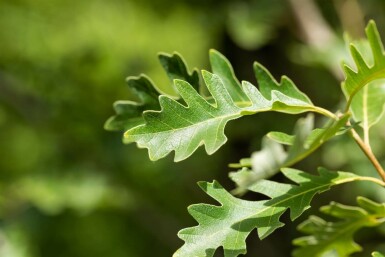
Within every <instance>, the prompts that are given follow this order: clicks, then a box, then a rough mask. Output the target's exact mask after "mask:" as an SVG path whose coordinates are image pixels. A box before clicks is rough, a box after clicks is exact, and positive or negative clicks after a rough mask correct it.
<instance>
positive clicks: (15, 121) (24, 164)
mask: <svg viewBox="0 0 385 257" xmlns="http://www.w3.org/2000/svg"><path fill="white" fill-rule="evenodd" d="M369 19H374V20H375V21H376V22H377V26H378V28H379V31H380V33H381V34H382V36H384V35H385V1H383V0H365V1H364V0H362V1H358V0H357V1H356V0H333V1H326V0H319V1H312V0H291V1H284V0H259V1H258V0H254V1H253V0H248V1H246V0H245V1H235V0H227V1H214V0H210V1H204V0H199V1H198V0H184V1H171V0H156V1H154V0H151V1H150V0H147V1H144V0H141V1H139V0H125V1H124V0H111V1H101V0H88V1H75V0H66V1H52V0H2V1H0V142H1V143H0V146H1V147H0V256H4V257H52V256H55V257H67V256H71V257H88V256H93V257H105V256H108V257H131V256H171V255H172V253H173V252H174V251H175V250H176V249H177V248H178V247H180V246H181V244H182V243H183V242H182V241H181V240H179V239H178V237H177V236H176V234H177V232H178V230H180V229H182V228H184V227H187V226H192V225H195V224H196V223H195V221H194V220H193V219H192V218H191V217H190V216H189V215H188V213H187V210H186V207H187V206H188V205H190V204H192V203H198V202H212V201H211V200H210V199H208V197H207V196H205V194H204V193H203V192H202V191H201V190H200V189H199V187H198V186H197V185H196V182H197V181H202V180H204V181H212V180H213V179H216V180H218V181H219V182H220V183H221V184H222V185H224V186H225V187H226V188H227V189H229V190H231V189H232V188H234V184H233V183H232V182H231V180H230V179H229V178H228V172H229V171H231V169H230V168H229V167H228V164H229V163H234V162H238V161H239V159H240V158H243V157H248V156H250V154H251V153H252V152H253V151H256V150H258V149H260V143H261V137H262V136H263V135H265V134H266V133H267V132H269V131H271V130H275V131H283V132H287V133H290V132H291V131H292V129H293V126H294V124H295V121H296V119H297V118H298V116H289V115H284V114H279V113H267V114H258V115H255V116H252V117H246V118H243V119H241V120H239V121H236V122H232V123H230V124H229V125H228V127H227V128H226V135H227V136H228V138H229V141H228V143H227V144H226V145H225V146H224V147H222V148H221V149H220V150H219V151H218V152H217V153H215V154H214V155H212V156H207V155H206V153H205V152H204V150H203V149H199V150H198V151H197V152H196V153H195V154H194V155H193V156H192V157H190V158H189V159H188V160H185V161H183V162H180V163H174V162H173V156H168V157H167V158H165V159H162V160H159V161H157V162H151V161H150V160H149V159H148V156H147V152H146V151H145V150H143V149H137V148H136V146H135V145H134V144H131V145H123V144H122V142H121V139H122V134H121V133H112V132H107V131H105V130H104V129H103V124H104V122H105V120H106V119H107V118H108V117H109V116H111V115H113V109H112V103H113V102H114V101H116V100H119V99H130V97H132V96H131V94H130V92H129V90H128V88H127V86H126V85H125V77H127V76H133V75H139V74H140V73H146V74H147V75H148V76H149V77H151V78H152V80H153V81H155V82H156V84H157V85H158V86H159V87H160V88H162V89H163V90H164V91H166V92H167V91H169V90H170V88H171V85H170V82H169V81H168V79H167V76H166V74H165V73H164V71H163V70H162V68H161V66H160V64H159V63H158V60H157V53H158V52H168V53H172V52H174V51H177V52H179V53H180V54H182V55H183V56H184V58H185V59H186V61H187V63H188V64H189V67H190V68H192V67H198V68H199V69H208V68H209V64H208V50H209V49H210V48H215V49H217V50H219V51H221V52H222V53H223V54H224V55H225V56H227V57H228V58H229V60H230V61H231V63H232V64H233V66H234V69H235V72H236V74H237V75H238V78H239V79H240V80H248V81H251V82H252V83H255V78H254V76H253V74H252V64H253V62H254V61H255V60H257V61H258V62H260V63H262V64H263V65H265V66H266V67H267V68H268V69H269V70H270V71H271V73H272V74H273V75H274V76H275V77H276V78H277V79H278V78H279V77H280V76H281V75H283V74H285V75H288V76H289V77H290V78H292V79H293V81H294V82H295V83H296V85H297V86H298V87H299V88H300V89H301V90H302V91H303V92H305V93H306V94H308V96H309V97H310V98H311V99H312V100H313V102H314V103H315V104H316V105H319V106H322V107H325V108H329V109H330V110H332V111H335V110H337V109H338V106H339V105H340V103H341V102H342V101H343V100H344V99H343V96H342V93H341V91H340V81H341V79H342V78H343V75H342V73H341V69H340V66H341V60H342V59H344V58H345V59H346V58H347V56H348V53H347V50H346V47H345V43H344V40H343V35H344V31H345V32H347V33H348V34H349V35H350V37H351V38H352V39H354V40H359V39H360V38H361V37H363V35H364V27H365V26H366V23H367V21H368V20H369ZM317 118H318V117H317ZM317 122H319V123H320V122H322V119H317ZM377 127H378V128H377V133H375V132H374V133H373V134H377V138H375V139H374V140H373V148H374V150H375V152H376V154H377V155H378V156H379V158H380V160H382V162H384V155H385V151H384V148H383V145H384V144H383V142H384V140H385V134H384V133H383V132H381V131H382V130H381V127H382V126H381V125H379V126H377ZM374 130H376V128H375V129H374ZM319 165H323V166H326V167H328V168H331V169H336V170H337V169H340V170H341V169H344V170H354V171H355V172H357V173H359V174H369V175H372V176H376V174H375V171H374V170H373V168H372V167H371V166H370V165H369V164H368V163H367V161H366V160H365V158H364V156H363V155H362V154H361V153H360V152H359V151H358V147H357V146H355V145H354V143H353V142H351V140H350V139H349V138H347V137H346V138H345V137H343V136H342V137H341V138H340V139H339V141H338V142H337V141H332V142H330V143H328V145H326V146H325V147H322V148H321V149H320V150H319V151H318V152H317V153H315V154H313V155H311V156H310V158H309V159H307V160H305V161H303V162H302V163H300V164H298V165H297V166H296V167H297V168H301V169H303V170H306V171H310V172H314V171H315V170H316V167H317V166H319ZM275 179H277V180H282V177H281V176H280V175H279V174H278V175H277V176H276V177H275ZM359 194H364V195H365V196H368V197H370V198H371V199H373V200H377V201H384V200H385V196H384V195H381V194H379V193H378V192H377V191H375V190H373V188H370V187H367V184H365V183H362V184H359V185H357V186H350V185H349V187H346V188H345V187H340V188H337V189H333V190H332V191H330V192H328V193H325V194H323V195H322V196H317V197H316V199H317V201H315V202H314V204H313V206H314V207H315V208H313V209H312V210H311V211H308V213H311V212H316V211H317V207H319V206H322V205H324V204H327V203H328V202H329V201H330V200H331V199H333V200H339V201H341V202H343V203H345V204H348V203H353V201H354V199H355V197H356V196H357V195H359ZM245 197H246V198H248V199H255V198H256V197H258V196H254V195H251V194H247V195H246V196H245ZM306 216H307V215H304V217H302V218H301V219H299V220H298V221H296V222H294V223H290V222H289V224H288V225H287V226H285V227H284V228H282V229H280V230H278V231H277V232H276V233H275V234H273V235H272V236H270V237H269V238H267V239H265V240H264V241H263V242H261V241H259V239H258V237H257V234H256V233H255V231H254V232H253V233H252V234H251V236H250V237H249V239H248V252H249V254H248V256H272V257H281V256H282V257H283V256H288V253H289V252H290V251H291V247H292V246H291V240H292V239H293V238H294V237H295V236H298V235H299V234H298V232H296V230H295V227H296V225H298V223H299V222H300V220H303V219H305V218H306ZM283 219H284V220H285V221H288V220H289V219H288V217H287V215H286V216H285V215H284V217H283ZM357 240H359V241H360V242H361V243H363V244H364V245H365V246H367V249H368V250H370V249H372V248H376V249H378V250H381V249H385V244H384V242H385V229H384V228H380V229H378V231H374V232H370V231H364V232H362V233H361V234H360V236H358V237H357ZM221 255H222V253H221V251H218V253H217V256H221ZM355 256H368V253H367V252H364V253H361V254H357V255H355Z"/></svg>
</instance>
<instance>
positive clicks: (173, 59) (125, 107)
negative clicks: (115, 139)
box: [104, 53, 199, 131]
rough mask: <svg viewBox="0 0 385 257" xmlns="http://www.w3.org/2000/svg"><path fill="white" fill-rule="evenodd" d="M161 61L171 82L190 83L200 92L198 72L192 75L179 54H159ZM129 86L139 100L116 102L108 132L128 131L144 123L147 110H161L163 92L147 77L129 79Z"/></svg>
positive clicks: (195, 71) (107, 126)
mask: <svg viewBox="0 0 385 257" xmlns="http://www.w3.org/2000/svg"><path fill="white" fill-rule="evenodd" d="M158 57H159V61H160V63H161V65H162V67H163V69H164V70H165V71H166V73H167V76H168V77H169V79H170V80H171V82H173V81H174V79H182V80H186V81H187V82H189V83H190V84H191V85H192V86H193V87H194V88H195V89H196V90H199V75H198V71H197V70H193V72H192V73H191V74H190V73H189V71H188V68H187V65H186V63H185V61H184V60H183V58H182V57H181V56H180V55H179V54H178V53H174V54H173V55H168V54H165V53H161V54H159V56H158ZM127 85H128V87H129V89H130V90H131V91H132V93H133V94H134V95H135V96H136V97H137V98H138V99H139V102H135V101H127V100H126V101H122V100H121V101H116V102H115V103H114V110H115V112H116V115H114V116H112V117H111V118H109V119H108V120H107V121H106V123H105V125H104V128H105V129H106V130H112V131H115V130H128V129H131V128H133V127H136V126H139V125H141V124H143V123H144V119H143V115H142V114H143V112H144V111H147V110H159V109H160V105H159V100H158V97H159V95H160V94H161V91H160V90H159V89H158V88H157V87H156V86H155V85H154V83H153V82H152V81H151V79H150V78H148V77H147V76H145V75H140V76H139V77H128V78H127Z"/></svg>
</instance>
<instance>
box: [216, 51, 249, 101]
mask: <svg viewBox="0 0 385 257" xmlns="http://www.w3.org/2000/svg"><path fill="white" fill-rule="evenodd" d="M209 54H210V65H211V69H212V72H213V73H214V74H216V75H218V76H219V77H220V78H221V80H222V83H223V84H224V86H225V87H226V89H227V90H228V92H229V94H230V96H231V98H232V99H233V101H234V102H238V104H241V103H242V102H246V105H247V104H249V101H250V100H249V98H248V97H247V96H246V94H245V92H244V91H243V90H242V86H241V84H240V83H239V81H238V79H237V78H236V77H235V73H234V70H233V67H232V66H231V64H230V62H229V61H228V60H227V59H226V57H225V56H223V55H222V54H221V53H220V52H218V51H216V50H214V49H211V50H210V53H209Z"/></svg>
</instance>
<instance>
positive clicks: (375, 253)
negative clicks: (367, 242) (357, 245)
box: [372, 252, 385, 257]
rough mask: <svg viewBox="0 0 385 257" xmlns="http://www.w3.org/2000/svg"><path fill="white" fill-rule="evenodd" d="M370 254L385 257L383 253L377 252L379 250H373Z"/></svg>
mask: <svg viewBox="0 0 385 257" xmlns="http://www.w3.org/2000/svg"><path fill="white" fill-rule="evenodd" d="M372 256H373V257H385V255H383V254H381V253H379V252H374V253H372Z"/></svg>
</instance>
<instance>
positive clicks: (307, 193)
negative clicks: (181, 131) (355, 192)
mask: <svg viewBox="0 0 385 257" xmlns="http://www.w3.org/2000/svg"><path fill="white" fill-rule="evenodd" d="M282 172H283V174H284V175H285V176H286V177H287V178H288V179H290V180H292V181H293V182H295V183H296V184H297V185H294V184H283V183H277V182H274V181H269V180H261V181H259V182H258V183H256V184H254V185H253V186H252V187H250V188H249V190H250V191H253V192H256V193H261V194H264V195H266V196H268V197H269V198H271V199H270V200H261V201H254V202H253V201H246V200H242V199H239V198H236V197H234V196H232V195H231V194H230V193H228V192H227V191H226V190H225V189H224V188H222V187H221V186H220V185H219V183H218V182H215V181H214V182H213V183H206V182H201V183H199V185H200V187H201V188H202V189H203V191H205V192H206V193H207V194H208V195H210V196H211V197H212V198H214V199H215V200H217V201H218V202H219V203H220V204H221V205H219V206H216V205H208V204H196V205H191V206H190V207H189V208H188V211H189V213H190V214H191V215H192V216H193V217H194V218H195V219H196V220H197V221H198V223H199V224H198V225H197V226H195V227H190V228H186V229H182V230H181V231H179V233H178V236H179V237H180V238H181V239H182V240H184V241H185V244H184V245H183V246H182V247H181V248H180V249H179V250H178V251H177V252H176V253H175V254H174V257H190V256H207V257H211V256H213V255H214V253H215V251H216V249H217V248H218V247H221V246H222V247H223V249H224V254H225V257H233V256H238V255H239V254H245V253H246V243H245V239H246V238H247V236H248V235H249V233H250V232H251V231H252V230H253V229H255V228H256V229H257V231H258V235H259V237H260V238H261V239H263V238H265V237H267V236H268V235H270V234H271V233H272V232H273V231H274V230H276V229H277V228H279V227H282V226H283V225H284V224H283V223H282V222H281V221H280V216H281V215H282V214H283V213H284V212H285V211H286V210H287V209H288V208H289V209H290V217H291V220H295V219H296V218H298V217H299V216H300V215H301V214H302V213H303V212H304V211H305V210H306V209H308V208H309V207H310V201H311V200H312V198H313V197H314V195H316V194H317V193H321V192H324V191H326V190H328V189H330V187H332V186H334V185H338V184H342V183H347V182H352V181H360V180H369V181H372V182H375V183H378V184H380V185H384V183H383V182H382V181H380V180H377V179H374V178H371V177H360V176H357V175H355V174H352V173H347V172H331V171H328V170H326V169H320V170H319V176H314V175H310V174H309V173H306V172H302V171H299V170H294V169H283V171H282ZM307 256H311V255H307Z"/></svg>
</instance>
